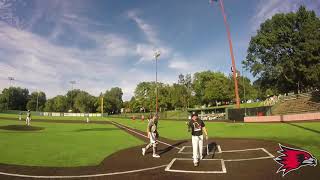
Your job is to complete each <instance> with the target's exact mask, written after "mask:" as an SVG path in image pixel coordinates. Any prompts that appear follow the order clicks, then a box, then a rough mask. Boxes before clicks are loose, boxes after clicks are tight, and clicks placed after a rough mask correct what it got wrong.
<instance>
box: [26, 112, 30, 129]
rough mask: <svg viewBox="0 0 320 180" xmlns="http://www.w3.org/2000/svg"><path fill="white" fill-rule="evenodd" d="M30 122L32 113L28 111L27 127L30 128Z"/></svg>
mask: <svg viewBox="0 0 320 180" xmlns="http://www.w3.org/2000/svg"><path fill="white" fill-rule="evenodd" d="M30 121H31V112H30V110H28V112H27V119H26V124H27V126H30Z"/></svg>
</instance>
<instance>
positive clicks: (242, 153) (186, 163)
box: [165, 143, 274, 174]
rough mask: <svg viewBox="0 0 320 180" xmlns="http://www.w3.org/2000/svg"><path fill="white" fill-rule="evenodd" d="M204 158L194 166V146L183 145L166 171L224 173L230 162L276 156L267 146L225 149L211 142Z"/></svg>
mask: <svg viewBox="0 0 320 180" xmlns="http://www.w3.org/2000/svg"><path fill="white" fill-rule="evenodd" d="M203 153H204V159H202V160H201V161H200V163H199V166H198V167H194V166H193V160H192V158H191V156H192V146H183V147H182V148H181V149H180V150H179V151H178V155H177V156H178V157H177V158H174V159H172V161H171V162H170V163H169V164H168V165H167V167H166V168H165V171H169V172H180V173H207V174H222V173H227V170H228V164H227V163H226V162H233V161H238V162H239V161H253V160H256V161H258V160H262V159H271V158H274V156H273V155H272V154H271V153H270V152H268V151H267V150H266V149H265V148H250V149H237V150H223V148H222V147H221V146H220V145H217V144H215V143H210V144H208V146H204V147H203Z"/></svg>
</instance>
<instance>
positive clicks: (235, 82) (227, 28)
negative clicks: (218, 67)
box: [210, 0, 240, 109]
mask: <svg viewBox="0 0 320 180" xmlns="http://www.w3.org/2000/svg"><path fill="white" fill-rule="evenodd" d="M212 1H218V0H211V1H210V2H211V3H212ZM219 3H220V8H221V13H222V16H223V20H224V24H225V26H226V31H227V36H228V42H229V50H230V55H231V60H232V74H233V80H234V91H235V96H236V106H237V108H238V109H239V108H240V98H239V91H238V80H237V69H236V63H235V58H234V54H233V48H232V40H231V34H230V27H229V25H228V22H227V16H226V14H225V12H224V6H223V0H219Z"/></svg>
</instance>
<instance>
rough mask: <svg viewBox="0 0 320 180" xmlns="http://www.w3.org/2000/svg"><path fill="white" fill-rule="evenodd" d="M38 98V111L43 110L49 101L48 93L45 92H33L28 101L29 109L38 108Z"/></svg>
mask: <svg viewBox="0 0 320 180" xmlns="http://www.w3.org/2000/svg"><path fill="white" fill-rule="evenodd" d="M37 100H38V111H43V109H44V107H45V103H46V101H47V98H46V94H45V93H44V92H33V93H31V95H30V97H29V101H28V103H27V109H28V110H31V111H36V110H37Z"/></svg>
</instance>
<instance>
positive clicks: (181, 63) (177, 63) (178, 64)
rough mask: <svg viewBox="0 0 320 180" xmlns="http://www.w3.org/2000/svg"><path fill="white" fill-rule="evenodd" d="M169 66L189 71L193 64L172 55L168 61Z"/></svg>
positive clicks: (181, 70)
mask: <svg viewBox="0 0 320 180" xmlns="http://www.w3.org/2000/svg"><path fill="white" fill-rule="evenodd" d="M169 68H172V69H176V70H178V71H180V72H190V71H192V70H193V65H192V64H191V63H190V61H188V60H186V59H184V58H181V57H174V58H173V59H171V60H170V62H169Z"/></svg>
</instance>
